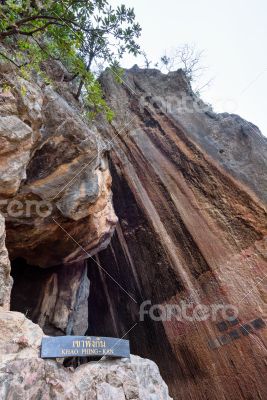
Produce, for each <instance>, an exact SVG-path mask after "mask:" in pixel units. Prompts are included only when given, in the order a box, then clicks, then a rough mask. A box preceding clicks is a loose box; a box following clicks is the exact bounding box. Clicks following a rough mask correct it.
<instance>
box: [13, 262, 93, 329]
mask: <svg viewBox="0 0 267 400" xmlns="http://www.w3.org/2000/svg"><path fill="white" fill-rule="evenodd" d="M11 275H12V278H13V281H14V282H13V287H12V291H11V311H19V312H21V313H23V314H25V315H26V316H27V318H29V319H31V320H32V321H33V322H34V323H37V324H38V325H40V327H41V328H42V329H43V331H44V333H45V334H46V335H51V336H59V335H72V334H73V335H76V334H81V332H84V333H85V331H86V329H87V324H88V318H87V316H88V303H87V302H88V295H89V280H88V277H87V268H86V263H85V262H83V261H82V262H76V263H70V264H65V265H63V264H62V265H58V266H55V267H50V268H40V267H39V266H32V265H29V264H28V263H27V262H26V261H25V260H24V259H23V258H17V259H15V260H14V261H12V263H11Z"/></svg>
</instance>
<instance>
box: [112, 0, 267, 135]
mask: <svg viewBox="0 0 267 400" xmlns="http://www.w3.org/2000/svg"><path fill="white" fill-rule="evenodd" d="M122 3H123V4H125V5H126V6H131V7H133V8H134V9H135V13H136V19H137V21H138V22H139V23H140V25H141V26H142V29H143V30H142V35H141V38H140V39H139V43H140V45H141V48H142V50H144V51H145V52H146V53H147V55H148V58H149V60H152V61H153V63H156V62H157V61H159V59H160V57H161V56H162V55H164V54H165V52H166V53H168V52H171V51H172V49H175V48H177V47H178V46H181V45H183V44H185V43H187V44H189V45H195V46H196V48H197V49H199V50H204V56H203V60H202V64H203V65H204V66H205V67H207V69H206V70H205V75H204V76H203V78H202V80H203V82H206V81H208V80H209V79H212V83H211V85H210V86H209V87H206V88H205V89H204V91H203V93H202V96H201V97H202V98H203V100H205V101H206V102H208V103H210V104H212V106H213V108H214V111H216V112H230V113H234V114H239V115H240V116H241V117H243V118H245V119H246V120H248V121H250V122H253V123H254V124H255V125H257V126H258V127H259V128H260V130H261V131H262V133H263V134H264V135H265V136H267V94H266V89H267V51H266V44H267V43H266V41H267V21H266V19H267V0H223V1H222V0H164V1H163V0H110V4H111V5H112V6H116V5H120V4H122ZM121 64H122V66H123V67H125V68H130V67H131V66H133V65H134V64H138V65H139V66H140V67H141V66H144V60H143V58H142V57H138V58H137V59H135V58H133V57H132V56H128V55H127V56H125V57H124V59H123V61H122V63H121Z"/></svg>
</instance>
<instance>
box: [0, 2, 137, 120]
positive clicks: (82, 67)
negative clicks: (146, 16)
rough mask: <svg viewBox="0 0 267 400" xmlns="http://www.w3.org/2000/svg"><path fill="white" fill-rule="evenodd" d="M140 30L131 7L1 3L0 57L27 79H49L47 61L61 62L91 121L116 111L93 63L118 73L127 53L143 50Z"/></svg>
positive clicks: (51, 3)
mask: <svg viewBox="0 0 267 400" xmlns="http://www.w3.org/2000/svg"><path fill="white" fill-rule="evenodd" d="M140 32H141V27H140V25H139V24H138V23H137V22H136V21H135V13H134V10H133V8H126V7H125V6H124V5H121V6H119V7H117V8H112V7H111V6H110V5H109V3H108V1H107V0H78V1H76V0H60V1H51V0H43V1H39V0H2V1H0V45H1V47H0V57H1V58H3V59H6V60H9V61H10V62H11V63H12V64H13V65H15V66H16V67H17V68H19V69H20V71H21V74H23V75H24V76H26V77H27V76H28V75H29V74H30V73H31V72H32V71H33V70H34V71H37V72H38V73H39V74H40V75H42V76H43V77H44V79H47V77H46V76H45V74H44V71H43V68H42V66H43V63H44V62H45V61H47V60H51V59H52V60H57V61H60V62H61V63H62V64H63V65H64V66H65V67H66V69H67V70H68V71H69V73H70V74H69V76H68V77H67V76H66V77H64V78H63V79H64V80H65V81H75V80H76V81H77V82H78V84H77V91H76V93H75V97H76V98H77V99H78V98H79V97H80V95H81V94H83V99H84V101H85V103H86V104H87V106H88V108H89V110H90V111H89V114H90V117H94V116H95V115H96V114H98V113H99V112H104V113H105V114H106V117H107V119H108V120H111V119H112V116H113V112H112V111H111V109H110V108H109V107H108V106H107V104H106V102H105V100H104V99H103V96H102V90H101V87H100V85H99V83H98V81H97V79H96V76H95V74H93V72H92V66H93V63H94V62H98V63H101V64H102V65H104V66H109V67H110V68H112V70H113V71H114V73H115V74H119V72H120V69H119V68H118V65H119V64H118V60H119V59H120V58H121V57H122V56H123V54H124V53H125V52H128V53H132V54H134V55H136V54H138V52H139V45H138V44H137V42H136V39H137V38H138V37H139V36H140Z"/></svg>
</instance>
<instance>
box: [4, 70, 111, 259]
mask: <svg viewBox="0 0 267 400" xmlns="http://www.w3.org/2000/svg"><path fill="white" fill-rule="evenodd" d="M2 77H3V82H7V83H8V85H9V89H8V90H9V91H7V90H6V88H5V87H4V85H3V91H2V93H0V144H1V149H0V155H1V158H0V186H1V190H0V196H2V198H3V201H5V199H8V201H9V202H8V203H7V202H6V203H3V201H2V202H1V204H0V210H1V211H2V212H3V213H4V214H5V218H6V221H7V247H8V250H9V253H10V256H11V258H12V259H14V258H16V257H23V258H24V259H26V260H27V261H28V263H31V264H32V265H39V266H43V267H46V266H53V265H57V264H62V263H69V262H72V261H77V260H84V259H85V258H87V257H88V256H89V253H90V254H91V253H92V254H94V253H95V252H96V251H98V250H99V249H101V248H104V247H105V246H106V245H107V243H108V242H109V240H110V237H111V235H112V233H113V231H114V227H115V225H116V222H117V218H116V216H115V214H114V210H113V206H112V194H111V190H110V187H111V177H110V173H109V169H108V165H107V160H106V155H105V150H104V144H103V142H102V140H101V138H100V136H99V134H98V133H97V132H94V131H93V130H90V129H89V128H88V126H87V124H86V123H85V122H84V121H83V119H82V117H81V116H79V104H78V103H77V102H76V104H75V105H74V104H71V105H70V104H69V103H68V102H67V101H66V100H65V99H64V98H63V97H62V96H61V95H59V94H58V93H56V92H55V91H54V90H53V89H52V88H51V87H49V86H47V87H46V86H43V87H42V88H41V87H40V86H38V84H37V83H36V82H34V80H33V81H32V82H28V81H26V80H24V79H22V78H20V77H18V76H16V75H15V74H14V72H13V71H11V73H10V74H8V73H7V72H4V74H3V76H2ZM0 200H1V198H0ZM12 204H13V206H12ZM31 204H33V205H31ZM18 207H19V208H18ZM42 207H43V208H42ZM10 210H11V211H12V212H10ZM44 210H45V211H47V212H46V213H45V212H42V211H44ZM55 243H56V246H55ZM77 243H79V245H80V247H79V245H77Z"/></svg>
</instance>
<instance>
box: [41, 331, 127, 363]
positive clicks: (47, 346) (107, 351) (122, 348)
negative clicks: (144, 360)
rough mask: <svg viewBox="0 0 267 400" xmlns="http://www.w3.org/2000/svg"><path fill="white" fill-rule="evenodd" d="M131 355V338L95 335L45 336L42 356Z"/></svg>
mask: <svg viewBox="0 0 267 400" xmlns="http://www.w3.org/2000/svg"><path fill="white" fill-rule="evenodd" d="M96 356H99V357H103V356H108V357H122V358H124V357H127V358H129V357H130V345H129V340H123V339H116V338H109V337H95V336H56V337H51V336H45V337H43V339H42V348H41V357H42V358H60V357H96Z"/></svg>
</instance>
